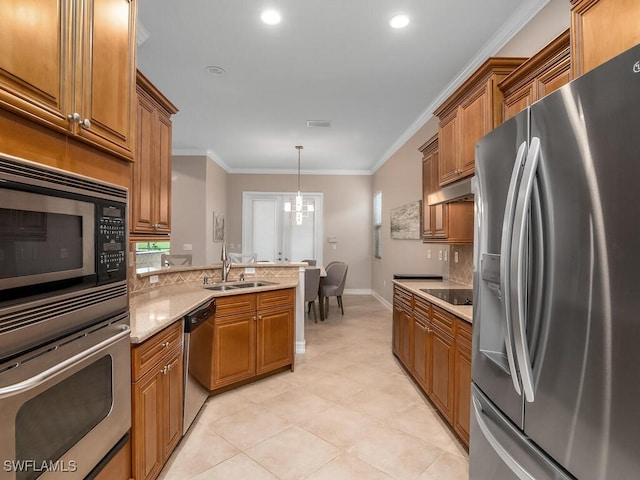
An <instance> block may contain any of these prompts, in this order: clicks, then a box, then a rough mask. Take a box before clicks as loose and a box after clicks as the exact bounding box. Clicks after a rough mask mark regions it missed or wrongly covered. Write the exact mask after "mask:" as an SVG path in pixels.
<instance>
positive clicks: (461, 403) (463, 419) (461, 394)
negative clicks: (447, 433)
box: [453, 320, 472, 445]
mask: <svg viewBox="0 0 640 480" xmlns="http://www.w3.org/2000/svg"><path fill="white" fill-rule="evenodd" d="M471 337H472V331H471V325H469V324H468V323H466V322H464V321H460V320H458V322H457V334H456V349H455V352H456V353H455V355H456V356H455V360H454V364H455V370H456V371H455V380H454V382H455V393H454V396H455V398H456V403H455V411H454V412H453V429H454V430H455V431H456V432H457V433H458V435H460V437H461V438H462V439H463V440H464V441H465V442H466V444H467V445H468V444H469V428H470V414H471Z"/></svg>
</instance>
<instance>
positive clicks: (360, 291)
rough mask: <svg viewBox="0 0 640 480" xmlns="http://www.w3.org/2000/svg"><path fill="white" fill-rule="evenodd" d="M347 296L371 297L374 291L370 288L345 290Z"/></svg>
mask: <svg viewBox="0 0 640 480" xmlns="http://www.w3.org/2000/svg"><path fill="white" fill-rule="evenodd" d="M344 294H345V295H371V294H372V291H371V289H370V288H345V290H344Z"/></svg>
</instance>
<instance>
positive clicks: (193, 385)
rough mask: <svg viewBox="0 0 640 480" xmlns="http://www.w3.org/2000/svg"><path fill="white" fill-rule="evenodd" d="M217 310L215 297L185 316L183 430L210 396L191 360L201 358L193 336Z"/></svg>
mask: <svg viewBox="0 0 640 480" xmlns="http://www.w3.org/2000/svg"><path fill="white" fill-rule="evenodd" d="M215 311H216V299H215V298H214V299H213V300H211V301H210V302H207V303H205V304H203V305H200V306H199V307H198V308H196V309H195V310H193V311H192V312H190V313H188V314H187V315H186V316H185V319H184V320H185V321H184V419H183V420H184V421H183V427H182V432H183V434H185V433H187V430H189V427H190V426H191V424H192V423H193V420H194V419H195V418H196V415H198V412H199V411H200V409H201V408H202V405H203V404H204V402H205V401H206V400H207V398H208V397H209V390H207V389H206V388H204V387H203V386H202V385H200V383H199V382H198V381H197V380H196V379H195V378H194V377H193V375H192V373H191V372H193V367H192V365H191V364H190V362H193V361H195V360H194V359H197V358H201V357H199V356H198V355H194V354H193V348H194V345H197V342H193V339H192V338H191V337H192V336H193V335H197V329H198V328H200V327H201V326H202V325H203V324H204V322H206V320H207V318H209V317H210V316H211V315H213V314H214V313H215Z"/></svg>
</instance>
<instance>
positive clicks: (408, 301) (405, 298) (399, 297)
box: [393, 287, 413, 308]
mask: <svg viewBox="0 0 640 480" xmlns="http://www.w3.org/2000/svg"><path fill="white" fill-rule="evenodd" d="M393 301H394V302H401V303H404V304H405V305H406V306H407V307H409V308H412V303H413V295H411V294H410V293H409V292H407V291H406V290H403V289H401V288H399V287H394V289H393Z"/></svg>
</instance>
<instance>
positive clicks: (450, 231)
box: [420, 135, 473, 244]
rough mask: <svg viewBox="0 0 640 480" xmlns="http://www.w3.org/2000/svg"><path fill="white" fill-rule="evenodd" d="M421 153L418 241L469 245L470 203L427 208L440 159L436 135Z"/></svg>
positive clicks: (471, 228)
mask: <svg viewBox="0 0 640 480" xmlns="http://www.w3.org/2000/svg"><path fill="white" fill-rule="evenodd" d="M420 151H421V152H422V241H423V242H425V243H437V242H446V243H456V244H464V243H473V202H454V203H447V204H438V205H432V206H429V203H428V202H429V200H428V198H429V194H431V193H432V192H435V191H436V190H438V188H439V185H438V170H439V168H440V159H439V152H438V135H434V136H433V137H432V138H431V139H429V140H428V141H427V142H426V143H425V144H424V145H422V146H421V147H420Z"/></svg>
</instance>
